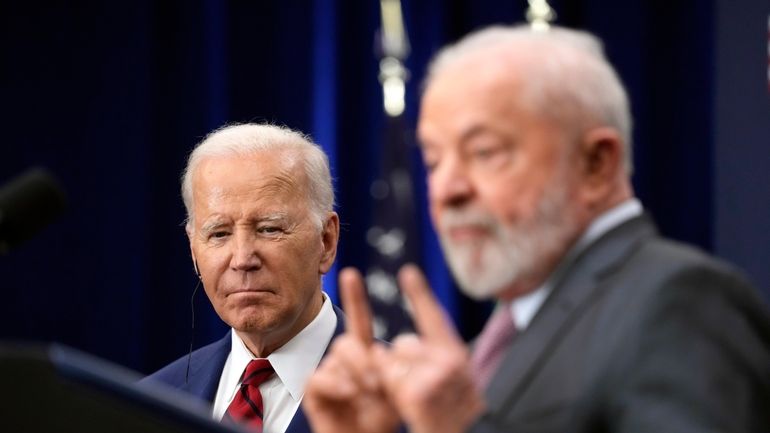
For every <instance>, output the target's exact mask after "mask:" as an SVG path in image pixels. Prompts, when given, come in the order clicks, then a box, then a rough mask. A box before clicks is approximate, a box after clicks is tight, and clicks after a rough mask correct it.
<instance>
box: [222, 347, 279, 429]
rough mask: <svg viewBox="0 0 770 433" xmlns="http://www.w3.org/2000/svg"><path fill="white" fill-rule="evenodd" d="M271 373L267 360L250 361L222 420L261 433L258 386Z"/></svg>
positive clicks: (261, 416)
mask: <svg viewBox="0 0 770 433" xmlns="http://www.w3.org/2000/svg"><path fill="white" fill-rule="evenodd" d="M273 372H274V370H273V366H272V365H270V361H268V360H267V359H253V360H251V361H250V362H249V363H248V365H246V368H245V369H244V370H243V374H241V379H240V386H239V387H238V390H237V391H236V393H235V398H233V401H232V402H231V403H230V406H229V407H228V408H227V411H226V412H225V415H224V417H223V418H222V420H223V421H229V422H235V423H239V424H245V425H247V426H248V427H250V428H251V429H252V430H253V431H255V432H261V431H262V418H263V417H264V409H263V404H262V394H261V393H260V392H259V385H261V384H262V383H264V382H265V381H266V380H268V379H269V378H270V376H272V375H273Z"/></svg>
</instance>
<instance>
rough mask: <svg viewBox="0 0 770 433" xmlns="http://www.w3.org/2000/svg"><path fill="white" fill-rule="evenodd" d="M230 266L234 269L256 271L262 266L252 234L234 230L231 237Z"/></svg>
mask: <svg viewBox="0 0 770 433" xmlns="http://www.w3.org/2000/svg"><path fill="white" fill-rule="evenodd" d="M230 267H231V268H232V269H233V270H236V271H244V272H250V271H256V270H258V269H259V268H261V267H262V260H261V259H260V256H259V251H258V248H257V242H256V239H255V238H254V236H251V235H249V234H246V233H242V232H236V234H235V236H234V239H233V253H232V257H231V258H230Z"/></svg>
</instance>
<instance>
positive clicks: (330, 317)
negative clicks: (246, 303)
mask: <svg viewBox="0 0 770 433" xmlns="http://www.w3.org/2000/svg"><path fill="white" fill-rule="evenodd" d="M322 294H323V297H324V301H323V304H322V305H321V310H320V311H319V312H318V315H317V316H316V317H315V319H313V321H312V322H310V323H309V324H308V325H307V326H306V327H305V328H304V329H303V330H302V331H300V332H299V334H297V335H295V336H294V337H293V338H292V339H291V340H289V341H288V342H287V343H286V344H284V345H283V346H281V347H280V348H278V349H277V350H275V351H274V352H273V353H271V354H270V355H268V357H267V359H268V360H269V361H270V365H272V366H273V369H274V370H275V374H276V376H278V378H279V379H280V380H281V382H282V383H283V385H284V386H285V387H286V389H287V390H288V391H289V394H291V397H292V398H293V399H294V400H299V399H300V398H302V394H303V392H304V389H305V383H306V382H307V380H308V379H309V378H310V375H311V374H313V371H315V369H316V367H318V363H319V362H320V361H321V357H322V356H323V354H324V352H325V351H326V347H327V346H328V345H329V341H331V338H332V336H333V335H334V329H335V328H336V327H337V315H336V314H334V309H333V308H332V303H331V300H330V299H329V296H327V295H326V293H323V292H322ZM231 336H232V337H231V338H232V349H231V352H230V360H231V363H232V364H231V365H232V370H231V371H233V372H237V376H235V375H233V376H234V383H232V384H231V385H232V386H233V387H235V386H237V384H238V383H237V382H238V380H239V379H240V375H241V372H242V371H243V370H244V369H245V368H246V365H247V364H248V363H249V361H251V360H252V359H256V357H255V356H254V355H253V354H252V353H251V351H249V349H247V348H246V344H245V343H244V342H243V340H242V339H241V337H240V336H239V335H238V333H237V332H235V330H233V332H232V333H231ZM232 381H233V378H232V377H231V378H230V379H229V380H228V382H232Z"/></svg>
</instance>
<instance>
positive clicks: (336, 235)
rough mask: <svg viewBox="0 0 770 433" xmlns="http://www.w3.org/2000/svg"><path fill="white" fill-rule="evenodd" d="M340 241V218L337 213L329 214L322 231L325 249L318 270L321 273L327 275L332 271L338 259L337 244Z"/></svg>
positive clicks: (322, 242) (322, 243)
mask: <svg viewBox="0 0 770 433" xmlns="http://www.w3.org/2000/svg"><path fill="white" fill-rule="evenodd" d="M339 240H340V217H339V215H337V212H329V213H328V215H327V217H326V222H324V226H323V229H322V231H321V246H322V247H323V251H322V253H321V262H320V265H319V269H318V270H319V273H321V274H325V273H327V272H329V269H331V267H332V264H333V263H334V259H335V258H336V257H337V243H338V242H339Z"/></svg>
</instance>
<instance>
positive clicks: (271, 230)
mask: <svg viewBox="0 0 770 433" xmlns="http://www.w3.org/2000/svg"><path fill="white" fill-rule="evenodd" d="M257 233H260V234H263V235H268V236H270V235H278V234H281V233H283V228H281V227H279V226H260V227H258V228H257Z"/></svg>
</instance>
